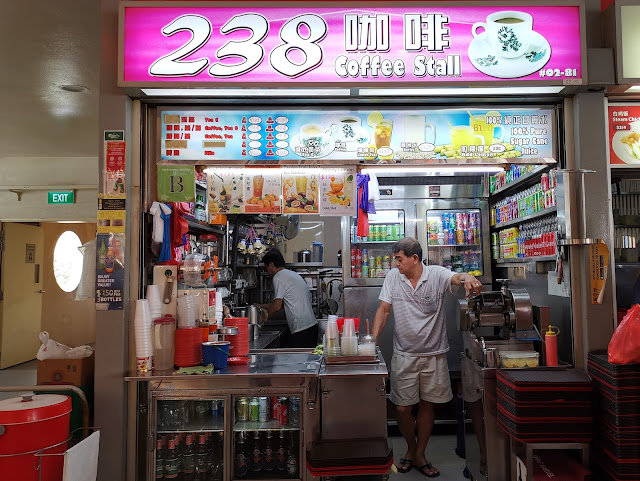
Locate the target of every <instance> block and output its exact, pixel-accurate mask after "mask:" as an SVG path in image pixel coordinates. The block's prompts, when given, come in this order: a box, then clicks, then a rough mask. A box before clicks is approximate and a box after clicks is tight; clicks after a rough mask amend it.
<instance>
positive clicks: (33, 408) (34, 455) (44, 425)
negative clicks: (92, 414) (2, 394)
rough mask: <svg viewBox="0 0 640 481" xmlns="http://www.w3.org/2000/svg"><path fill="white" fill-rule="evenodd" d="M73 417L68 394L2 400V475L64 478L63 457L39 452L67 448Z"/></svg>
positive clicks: (24, 480)
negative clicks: (70, 423) (43, 454)
mask: <svg viewBox="0 0 640 481" xmlns="http://www.w3.org/2000/svg"><path fill="white" fill-rule="evenodd" d="M70 418H71V398H70V397H69V396H63V395H60V394H41V395H38V396H31V395H25V396H23V397H16V398H11V399H5V400H2V401H0V473H2V476H0V478H2V479H7V480H9V479H16V480H18V479H19V480H20V481H61V480H62V467H63V464H64V456H62V455H61V456H38V454H40V452H39V451H44V453H45V454H63V453H64V452H65V451H66V450H67V441H68V439H69V421H70ZM3 428H4V429H3ZM3 430H4V432H3ZM40 463H41V464H40ZM39 466H40V468H39V469H40V470H38V467H39ZM39 475H40V476H39Z"/></svg>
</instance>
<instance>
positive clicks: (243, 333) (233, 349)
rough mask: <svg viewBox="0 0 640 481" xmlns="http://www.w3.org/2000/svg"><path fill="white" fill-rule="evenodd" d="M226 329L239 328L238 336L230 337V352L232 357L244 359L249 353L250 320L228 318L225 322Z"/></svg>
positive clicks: (245, 318) (246, 318)
mask: <svg viewBox="0 0 640 481" xmlns="http://www.w3.org/2000/svg"><path fill="white" fill-rule="evenodd" d="M224 325H225V327H237V328H238V334H236V335H235V336H229V337H228V340H229V341H230V343H231V344H230V345H229V352H230V353H231V356H232V357H243V356H246V355H247V353H248V352H249V318H248V317H227V318H226V319H225V320H224Z"/></svg>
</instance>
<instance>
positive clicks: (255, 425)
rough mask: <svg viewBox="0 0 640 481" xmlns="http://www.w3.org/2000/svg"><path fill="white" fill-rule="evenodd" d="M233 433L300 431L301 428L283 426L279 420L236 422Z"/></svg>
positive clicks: (289, 425) (288, 425)
mask: <svg viewBox="0 0 640 481" xmlns="http://www.w3.org/2000/svg"><path fill="white" fill-rule="evenodd" d="M233 431H234V432H239V431H300V426H293V425H291V424H287V425H285V426H281V425H280V423H279V422H278V420H277V419H270V420H269V421H267V422H264V423H261V422H260V421H236V423H235V424H234V425H233Z"/></svg>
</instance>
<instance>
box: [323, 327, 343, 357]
mask: <svg viewBox="0 0 640 481" xmlns="http://www.w3.org/2000/svg"><path fill="white" fill-rule="evenodd" d="M324 343H325V350H324V352H325V355H326V356H329V357H332V356H339V355H340V334H339V333H338V323H337V322H336V320H335V319H328V320H327V329H326V331H325V333H324Z"/></svg>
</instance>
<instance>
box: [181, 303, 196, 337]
mask: <svg viewBox="0 0 640 481" xmlns="http://www.w3.org/2000/svg"><path fill="white" fill-rule="evenodd" d="M193 327H196V298H195V297H193V296H189V295H184V296H180V297H178V328H180V329H191V328H193Z"/></svg>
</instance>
